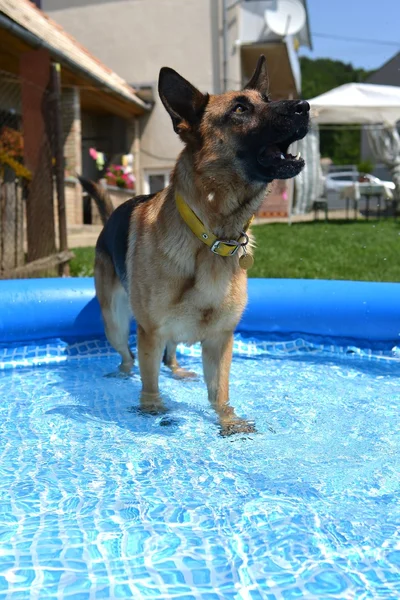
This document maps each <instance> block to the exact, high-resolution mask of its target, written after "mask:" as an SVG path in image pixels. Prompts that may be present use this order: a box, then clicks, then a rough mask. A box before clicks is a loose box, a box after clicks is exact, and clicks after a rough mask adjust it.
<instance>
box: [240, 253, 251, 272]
mask: <svg viewBox="0 0 400 600" xmlns="http://www.w3.org/2000/svg"><path fill="white" fill-rule="evenodd" d="M253 265H254V258H253V257H252V256H251V254H243V255H242V256H241V257H240V258H239V266H240V267H241V268H242V269H244V270H245V271H248V270H249V269H251V267H252V266H253Z"/></svg>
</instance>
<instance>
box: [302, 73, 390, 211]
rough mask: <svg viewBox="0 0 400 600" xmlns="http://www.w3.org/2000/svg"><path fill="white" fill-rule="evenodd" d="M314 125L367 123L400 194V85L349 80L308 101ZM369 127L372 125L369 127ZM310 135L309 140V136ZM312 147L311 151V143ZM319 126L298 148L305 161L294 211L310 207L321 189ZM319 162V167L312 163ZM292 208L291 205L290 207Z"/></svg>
mask: <svg viewBox="0 0 400 600" xmlns="http://www.w3.org/2000/svg"><path fill="white" fill-rule="evenodd" d="M309 103H310V106H311V118H312V121H313V124H314V125H316V126H317V125H328V124H329V125H350V124H351V125H354V124H358V125H364V126H365V125H366V126H367V131H368V137H369V139H370V141H371V146H372V150H373V152H374V154H375V156H376V159H377V160H378V161H379V162H384V163H386V164H387V166H388V167H389V168H390V170H391V172H392V175H393V179H394V181H395V183H396V187H397V189H396V192H397V194H398V195H400V149H399V135H398V131H397V129H396V123H397V122H399V121H400V87H398V86H392V85H373V84H370V83H346V84H344V85H341V86H339V87H337V88H334V89H333V90H330V91H329V92H326V93H325V94H321V95H320V96H316V97H315V98H312V99H311V100H309ZM368 126H369V127H368ZM307 138H310V139H307ZM310 145H311V147H312V148H313V151H312V152H311V151H310V148H309V146H310ZM316 146H319V135H318V128H317V127H314V128H312V129H311V131H310V133H309V134H308V136H307V137H306V138H305V140H302V141H301V142H299V149H300V150H301V151H302V154H303V156H304V158H305V161H306V166H305V168H304V170H303V172H302V174H301V176H299V177H296V179H295V186H296V204H295V206H294V207H293V209H292V210H291V212H293V213H294V214H296V213H297V214H299V213H304V212H307V210H309V209H310V208H311V206H312V204H313V202H314V201H315V200H318V197H319V191H320V189H321V171H320V169H319V152H318V151H317V153H316V151H315V147H316ZM314 161H318V167H317V165H316V164H313V162H314ZM291 208H292V207H291Z"/></svg>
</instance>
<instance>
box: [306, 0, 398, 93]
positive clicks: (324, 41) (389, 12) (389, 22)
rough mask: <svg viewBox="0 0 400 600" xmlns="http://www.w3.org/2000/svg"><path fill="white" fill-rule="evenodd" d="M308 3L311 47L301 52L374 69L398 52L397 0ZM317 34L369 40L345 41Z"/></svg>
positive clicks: (327, 0)
mask: <svg viewBox="0 0 400 600" xmlns="http://www.w3.org/2000/svg"><path fill="white" fill-rule="evenodd" d="M307 6H308V15H309V21H310V28H311V36H312V42H313V50H312V51H309V50H306V49H304V48H302V49H301V52H300V55H303V56H309V57H310V58H332V59H337V60H342V61H343V62H351V63H352V64H353V65H354V66H355V67H363V68H364V69H376V68H378V67H380V66H381V65H383V64H384V63H385V62H386V61H387V60H389V59H390V58H391V57H392V56H393V55H394V54H396V53H397V52H399V51H400V0H307ZM317 34H328V35H332V36H343V37H346V38H350V39H352V38H361V39H366V40H369V41H366V42H356V41H344V40H338V39H330V38H325V37H320V36H319V35H317ZM374 41H376V42H378V41H379V42H385V44H383V43H374ZM388 42H397V45H396V44H393V45H389V44H388ZM399 83H400V72H399Z"/></svg>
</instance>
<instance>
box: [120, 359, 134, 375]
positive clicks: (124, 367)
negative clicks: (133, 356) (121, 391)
mask: <svg viewBox="0 0 400 600" xmlns="http://www.w3.org/2000/svg"><path fill="white" fill-rule="evenodd" d="M132 368H133V361H132V362H122V363H121V364H120V365H119V371H120V373H122V374H125V375H129V374H130V372H131V371H132Z"/></svg>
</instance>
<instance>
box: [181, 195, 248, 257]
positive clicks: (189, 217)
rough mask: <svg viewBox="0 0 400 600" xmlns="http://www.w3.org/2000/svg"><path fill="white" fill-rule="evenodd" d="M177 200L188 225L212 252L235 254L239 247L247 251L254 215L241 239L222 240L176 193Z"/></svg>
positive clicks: (222, 254)
mask: <svg viewBox="0 0 400 600" xmlns="http://www.w3.org/2000/svg"><path fill="white" fill-rule="evenodd" d="M175 201H176V206H177V208H178V211H179V214H180V215H181V217H182V219H183V220H184V221H185V223H186V225H188V227H189V228H190V229H191V230H192V231H193V233H194V235H195V236H196V237H197V238H198V239H199V240H200V241H201V242H203V243H204V244H206V246H208V247H209V248H210V250H211V252H213V253H214V254H218V255H219V256H233V255H234V254H236V252H237V251H238V250H239V248H243V249H244V251H246V246H247V244H248V242H249V238H248V236H247V235H246V231H247V230H248V228H249V227H250V224H251V222H252V220H253V219H254V216H253V217H251V219H249V221H248V222H247V223H246V225H245V227H244V230H243V231H242V235H241V236H240V238H239V240H221V239H219V238H217V236H216V235H214V234H213V233H212V232H211V231H209V230H208V229H207V228H206V227H205V226H204V225H203V223H202V222H201V221H200V219H199V217H198V216H197V215H196V214H195V213H194V212H193V210H192V209H191V208H190V206H188V205H187V204H186V202H185V200H184V199H183V198H182V196H181V195H180V194H176V196H175ZM242 238H245V241H244V242H241V240H242Z"/></svg>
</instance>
